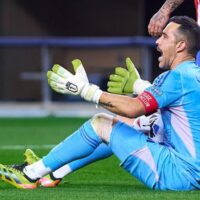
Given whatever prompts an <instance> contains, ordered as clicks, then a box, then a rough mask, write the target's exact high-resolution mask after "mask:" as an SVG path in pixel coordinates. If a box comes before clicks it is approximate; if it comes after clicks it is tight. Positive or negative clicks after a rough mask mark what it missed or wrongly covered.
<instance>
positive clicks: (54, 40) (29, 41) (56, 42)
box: [0, 36, 155, 103]
mask: <svg viewBox="0 0 200 200" xmlns="http://www.w3.org/2000/svg"><path fill="white" fill-rule="evenodd" d="M135 46H140V47H143V50H142V51H143V53H142V54H143V55H144V58H145V59H143V60H142V62H143V63H142V66H143V69H144V79H148V80H151V74H152V72H151V70H152V53H151V51H150V50H149V49H150V48H151V47H154V46H155V38H151V37H142V36H136V37H67V38H64V37H14V36H9V37H8V36H6V37H0V48H1V47H2V48H5V47H39V48H40V49H41V63H42V72H41V73H43V74H45V73H46V72H47V71H48V68H49V66H50V64H51V63H50V60H51V56H50V53H49V48H50V47H68V48H69V47H70V48H111V47H135ZM29 75H30V74H29ZM41 81H42V101H43V103H49V102H50V101H51V95H50V91H49V88H48V87H47V84H46V80H45V78H41Z"/></svg>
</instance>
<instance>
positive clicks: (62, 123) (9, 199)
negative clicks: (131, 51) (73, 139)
mask: <svg viewBox="0 0 200 200" xmlns="http://www.w3.org/2000/svg"><path fill="white" fill-rule="evenodd" d="M86 120H87V119H84V118H53V117H50V118H27V119H23V118H19V119H3V118H2V119H0V163H3V164H12V163H21V162H23V153H24V150H25V149H26V148H28V147H33V150H34V151H35V152H36V153H37V154H38V155H39V156H42V155H45V154H46V153H47V152H48V151H49V150H50V149H49V148H48V147H49V146H48V145H51V146H52V145H54V144H57V143H59V142H60V141H62V140H63V139H64V138H65V137H66V136H67V135H69V134H70V133H72V132H73V131H75V130H76V129H77V128H78V127H79V126H80V125H81V124H82V123H83V122H84V121H86ZM0 199H1V200H32V199H45V200H55V199H59V200H66V199H67V200H89V199H91V200H94V199H95V200H102V199H103V200H112V199H116V200H129V199H131V200H133V199H136V200H139V199H144V200H147V199H148V200H160V199H162V200H165V199H169V200H173V199H176V200H177V199H180V200H183V199H190V200H194V199H198V200H199V199H200V192H199V191H191V192H171V191H164V192H162V191H153V190H150V189H148V188H147V187H145V186H144V185H143V184H142V183H140V182H139V181H137V180H136V179H134V178H133V177H131V176H130V175H129V174H128V173H126V172H125V171H124V170H123V169H122V168H120V167H119V161H118V160H117V159H116V158H115V157H114V156H112V157H111V158H109V159H106V160H103V161H99V162H96V163H93V164H91V165H89V166H87V167H85V168H83V169H81V170H79V171H77V172H75V173H72V174H70V175H69V176H67V177H65V178H64V180H63V181H62V182H61V184H60V185H59V186H58V187H56V188H51V189H50V188H48V189H47V188H38V189H36V190H20V189H16V188H14V187H12V186H10V185H8V184H6V183H4V182H2V181H1V180H0Z"/></svg>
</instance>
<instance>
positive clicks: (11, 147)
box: [0, 144, 55, 150]
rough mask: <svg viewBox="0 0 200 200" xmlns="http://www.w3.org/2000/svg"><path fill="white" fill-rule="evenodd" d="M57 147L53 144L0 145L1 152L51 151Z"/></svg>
mask: <svg viewBox="0 0 200 200" xmlns="http://www.w3.org/2000/svg"><path fill="white" fill-rule="evenodd" d="M54 146H55V145H53V144H43V145H36V144H30V145H0V150H22V149H27V148H30V149H51V148H53V147H54Z"/></svg>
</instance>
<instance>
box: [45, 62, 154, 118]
mask: <svg viewBox="0 0 200 200" xmlns="http://www.w3.org/2000/svg"><path fill="white" fill-rule="evenodd" d="M72 64H73V67H74V71H75V74H72V73H71V72H69V71H68V70H67V69H64V68H63V67H61V66H59V65H54V66H53V68H52V70H51V71H48V73H47V78H48V83H49V86H50V87H51V88H52V90H54V91H56V92H58V93H61V94H68V95H77V96H80V97H82V98H83V99H85V100H86V101H89V102H94V103H96V104H101V105H102V106H103V107H104V108H106V109H107V110H109V111H111V112H113V113H115V114H118V115H122V116H127V117H133V118H134V117H137V116H140V115H143V114H148V113H149V112H152V111H155V110H156V109H157V103H156V104H155V102H154V101H155V100H154V101H152V103H151V102H149V100H151V99H152V97H151V96H148V94H144V95H142V94H141V95H140V96H139V97H137V98H131V97H127V96H122V95H115V94H110V93H108V92H103V91H102V90H101V89H100V88H99V87H98V86H97V85H94V84H90V83H89V81H88V78H87V74H86V72H85V70H84V67H83V65H82V63H81V61H80V60H78V59H76V60H73V61H72ZM146 101H148V103H147V102H146ZM154 104H155V105H156V107H155V105H154ZM146 105H150V107H149V106H146ZM151 105H153V106H151ZM148 107H149V108H148Z"/></svg>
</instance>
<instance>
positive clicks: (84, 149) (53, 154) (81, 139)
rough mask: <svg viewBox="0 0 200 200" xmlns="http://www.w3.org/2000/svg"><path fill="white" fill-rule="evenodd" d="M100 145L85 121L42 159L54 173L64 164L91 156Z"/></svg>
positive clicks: (89, 124) (88, 123) (89, 123)
mask: <svg viewBox="0 0 200 200" xmlns="http://www.w3.org/2000/svg"><path fill="white" fill-rule="evenodd" d="M100 143H101V140H100V139H99V137H98V136H97V135H96V133H95V131H94V129H93V128H92V126H91V122H90V121H87V122H86V123H84V124H83V125H82V126H81V127H80V129H79V130H77V131H76V132H74V133H73V134H72V135H71V136H69V137H67V138H66V139H65V140H64V141H63V142H61V143H60V144H58V145H57V146H56V147H55V148H53V149H52V150H51V151H50V152H49V154H48V155H47V156H45V157H43V162H44V165H45V166H46V167H49V168H50V169H51V170H53V171H54V170H56V169H58V168H60V167H61V166H63V165H64V164H66V163H69V162H72V161H73V160H76V159H79V158H83V157H85V156H87V155H89V154H91V153H92V152H93V151H94V150H95V149H96V148H97V147H98V145H99V144H100Z"/></svg>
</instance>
